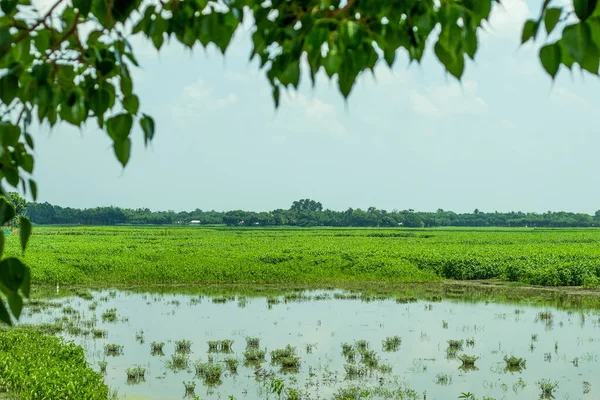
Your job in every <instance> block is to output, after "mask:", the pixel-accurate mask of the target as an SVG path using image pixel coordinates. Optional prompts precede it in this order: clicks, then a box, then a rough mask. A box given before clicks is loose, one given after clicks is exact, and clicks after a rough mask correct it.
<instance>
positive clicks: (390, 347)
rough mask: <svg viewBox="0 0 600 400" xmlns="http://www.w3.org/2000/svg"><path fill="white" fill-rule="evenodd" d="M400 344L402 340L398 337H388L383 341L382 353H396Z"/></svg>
mask: <svg viewBox="0 0 600 400" xmlns="http://www.w3.org/2000/svg"><path fill="white" fill-rule="evenodd" d="M401 344H402V338H400V336H390V337H387V338H385V339H384V340H383V351H386V352H392V351H398V349H399V348H400V345H401Z"/></svg>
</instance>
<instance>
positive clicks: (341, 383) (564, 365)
mask: <svg viewBox="0 0 600 400" xmlns="http://www.w3.org/2000/svg"><path fill="white" fill-rule="evenodd" d="M417 297H418V296H417ZM448 297H451V296H444V297H443V298H442V297H441V296H440V297H436V296H428V297H427V299H422V300H418V299H417V298H416V297H407V296H404V297H401V298H400V297H398V298H387V297H385V296H381V297H365V296H363V295H360V294H357V293H352V292H342V291H303V292H294V293H292V294H287V295H277V294H272V293H270V294H266V295H265V296H262V297H261V296H258V297H256V296H242V295H236V294H235V293H227V294H225V295H223V294H220V295H214V296H204V295H197V294H164V293H139V292H131V291H95V292H92V295H91V296H90V295H80V296H78V297H64V298H60V299H54V300H51V302H52V303H60V305H59V306H56V304H55V306H54V307H49V305H48V304H47V302H44V301H40V302H39V304H38V305H37V306H36V307H29V315H28V316H26V317H24V318H23V321H24V322H26V323H53V322H55V321H56V320H57V319H58V320H59V322H58V324H55V325H53V326H58V325H60V327H56V330H57V331H60V330H61V327H62V332H61V333H60V334H62V335H64V336H65V337H66V338H68V339H72V340H73V341H75V342H76V343H77V344H80V345H82V346H83V348H84V349H85V352H86V356H87V359H88V361H89V362H90V364H91V365H93V367H94V368H96V369H97V370H99V371H103V372H104V371H105V374H106V382H107V384H108V385H109V387H111V388H112V389H118V393H119V396H120V397H122V398H132V399H133V398H135V399H180V398H182V397H183V396H184V395H186V394H187V395H190V396H191V395H192V394H194V395H198V396H200V397H201V398H216V399H218V398H221V399H229V396H230V395H232V396H234V397H235V398H236V399H257V398H266V397H267V392H268V391H274V392H277V391H279V390H283V391H284V392H283V393H286V392H285V391H286V390H288V389H293V391H290V392H287V393H288V394H292V395H293V393H297V394H299V395H300V397H299V398H311V399H317V398H319V399H322V398H333V397H334V396H335V395H336V394H342V393H343V392H345V393H346V394H348V395H350V396H355V395H356V394H360V393H362V394H366V393H369V394H370V395H371V396H372V397H370V398H402V397H399V396H400V395H404V396H405V397H403V398H413V397H412V396H414V398H418V399H422V398H427V399H428V400H434V399H440V400H442V399H443V400H446V399H456V398H458V397H459V396H460V395H461V394H462V393H468V392H472V393H474V394H475V395H476V396H477V398H482V397H483V396H488V397H491V398H495V399H512V398H526V399H535V398H539V397H540V396H542V395H544V396H555V397H556V398H567V397H566V396H568V398H569V399H579V398H581V399H584V398H586V399H587V398H590V399H591V398H592V397H590V396H593V391H594V390H600V389H595V388H594V387H593V386H592V384H590V382H592V383H593V382H594V381H595V379H594V378H597V377H598V376H600V364H599V363H598V361H600V314H599V313H598V312H597V311H594V310H593V309H592V310H586V311H581V310H579V311H572V310H561V309H558V308H555V307H548V306H539V305H531V302H524V303H523V302H522V303H520V304H507V303H497V302H490V301H469V302H465V301H459V299H460V297H459V296H456V297H459V299H449V298H448ZM559 301H560V300H559ZM528 303H529V304H528ZM559 305H560V304H559ZM588 393H590V394H588ZM272 398H277V397H276V396H274V395H272ZM282 398H283V397H282Z"/></svg>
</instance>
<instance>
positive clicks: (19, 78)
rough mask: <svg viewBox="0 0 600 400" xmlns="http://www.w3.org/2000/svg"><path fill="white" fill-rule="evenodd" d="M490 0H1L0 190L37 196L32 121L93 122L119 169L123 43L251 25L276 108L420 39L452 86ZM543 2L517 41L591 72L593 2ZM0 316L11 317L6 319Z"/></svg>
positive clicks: (3, 271) (3, 266)
mask: <svg viewBox="0 0 600 400" xmlns="http://www.w3.org/2000/svg"><path fill="white" fill-rule="evenodd" d="M499 1H500V0H441V1H436V0H389V1H379V0H345V1H341V0H307V1H302V2H295V1H289V0H272V1H270V2H264V1H262V0H217V1H208V0H159V1H158V2H156V3H153V4H148V2H142V1H141V0H119V1H116V0H57V1H56V2H54V3H52V4H51V6H50V8H49V9H48V11H46V12H44V13H43V14H40V13H39V12H38V11H37V10H36V9H35V7H34V6H33V5H32V4H31V2H30V0H2V1H1V2H0V9H1V11H2V13H3V15H0V147H1V151H0V195H2V194H5V193H4V185H6V184H7V185H9V186H13V187H15V188H20V189H21V191H22V192H23V193H27V192H29V193H31V196H32V197H33V198H34V199H35V198H36V196H37V186H36V183H35V181H34V180H33V179H31V174H32V173H33V167H34V158H33V155H32V152H33V149H34V141H33V137H32V135H31V133H30V130H31V129H32V126H33V125H32V124H33V123H35V124H36V125H35V126H40V125H42V124H48V125H50V126H51V127H52V126H54V125H56V124H57V123H59V122H65V123H68V124H71V125H74V126H77V127H80V126H82V124H84V123H85V122H88V121H95V122H96V123H97V124H98V126H99V127H100V128H101V129H103V130H104V131H105V132H106V133H107V134H108V136H109V137H110V138H111V140H112V142H113V149H114V153H115V156H116V158H117V159H118V160H119V162H120V163H121V164H122V165H123V166H125V165H126V164H127V162H128V161H129V158H130V155H131V134H132V131H133V127H134V126H135V124H138V125H139V128H140V131H141V132H142V133H143V137H144V142H145V143H146V144H148V142H150V141H151V140H152V138H153V137H154V132H155V129H156V128H155V123H154V120H153V119H152V117H151V116H149V115H147V114H144V113H142V112H140V101H139V98H138V96H137V95H136V94H135V92H134V85H133V81H132V79H131V73H130V69H131V68H135V67H138V66H139V65H138V62H137V60H136V58H135V56H134V49H133V47H132V45H131V43H130V41H129V40H130V38H131V37H132V36H135V35H140V36H144V37H146V38H147V39H149V40H150V41H151V42H152V43H153V44H154V46H155V47H156V49H157V50H160V49H161V48H162V46H163V45H164V43H165V42H166V41H168V40H175V41H178V42H180V43H182V44H183V45H185V46H187V47H189V48H190V49H191V48H193V47H194V46H197V45H200V46H208V45H211V44H212V45H214V46H216V47H217V48H218V49H219V50H220V51H221V52H223V53H225V51H226V50H227V48H228V46H229V44H230V42H231V39H232V37H233V35H234V33H235V32H236V30H237V29H238V27H239V25H240V24H241V23H242V22H243V21H244V20H245V19H251V20H252V24H253V27H254V28H253V34H252V43H251V45H252V50H251V54H250V57H251V58H257V59H258V60H259V65H260V68H261V69H262V70H263V71H264V72H265V75H266V78H267V80H268V82H269V84H270V86H271V88H272V92H273V100H274V103H275V106H276V107H277V106H278V105H279V99H280V95H281V91H282V90H286V89H291V90H295V89H297V88H298V85H299V84H300V77H301V76H302V74H301V69H303V68H306V69H307V70H308V72H309V75H310V78H311V81H312V84H313V85H314V84H315V82H316V79H315V77H316V75H317V74H318V73H319V72H320V71H324V72H325V74H326V75H327V77H328V78H329V79H331V80H335V81H336V82H337V86H338V88H339V91H340V93H341V94H342V95H343V96H344V97H345V98H346V97H348V96H349V95H350V93H351V91H352V88H353V87H354V84H355V82H356V79H357V78H358V77H359V76H360V75H361V74H363V73H365V72H372V73H374V69H375V66H376V65H378V64H379V63H385V64H387V65H388V66H390V67H392V66H393V64H394V63H395V61H396V56H397V54H398V52H399V51H403V52H405V53H406V54H408V56H409V58H410V60H411V62H413V61H414V62H420V61H421V60H422V58H423V55H424V53H425V49H426V44H427V43H428V41H435V43H434V46H433V50H434V55H435V56H436V57H437V58H438V59H439V61H441V63H442V64H443V65H444V66H445V68H446V70H447V71H448V72H449V73H450V74H451V75H453V76H455V77H456V78H458V79H460V78H461V77H462V75H463V73H464V69H465V63H466V60H467V59H474V58H475V56H476V54H477V50H478V47H479V37H478V35H479V32H480V30H481V28H482V24H483V23H484V21H486V20H487V19H488V18H489V16H490V12H491V10H492V5H493V4H494V3H495V2H499ZM550 3H551V2H550V0H544V2H543V4H542V9H541V13H540V16H539V18H538V19H533V20H530V21H528V22H527V23H526V24H525V26H524V29H523V36H522V41H523V42H526V41H528V40H531V39H535V38H536V37H537V35H538V33H539V31H540V27H541V26H542V25H544V26H545V28H546V31H547V32H548V33H552V34H553V35H556V32H555V31H556V28H557V27H558V26H565V25H567V26H566V27H565V28H564V30H563V31H562V34H561V35H558V36H560V38H559V39H558V40H557V41H555V42H553V43H549V44H546V45H545V46H543V47H542V48H541V50H540V58H541V62H542V65H543V66H544V68H545V69H546V71H548V73H549V74H550V75H551V76H553V77H554V76H555V75H556V74H557V73H558V71H559V68H560V65H564V66H566V67H567V68H572V67H573V65H575V64H579V65H580V66H581V68H583V69H585V70H587V71H589V72H591V73H593V74H597V73H598V65H599V60H600V50H599V49H600V10H599V9H598V7H597V0H573V7H572V10H565V9H563V8H559V7H550ZM32 16H34V17H32ZM434 32H435V33H434ZM438 32H439V34H438ZM551 37H552V36H551ZM0 199H1V197H0ZM7 216H10V207H8V206H6V207H4V208H1V207H0V220H4V221H6V220H9V219H10V218H8V219H7ZM11 218H12V217H11ZM23 221H25V220H23ZM27 226H28V225H27V222H22V228H21V232H25V233H27V232H28V230H27ZM23 227H25V229H23ZM24 243H26V240H25V241H24ZM7 260H12V261H6V262H5V261H2V262H0V283H1V284H2V286H1V288H2V292H3V293H4V295H5V297H6V298H7V300H8V303H9V306H10V307H9V308H10V310H11V311H12V313H13V316H15V317H18V315H19V313H20V306H19V304H22V300H21V297H20V295H19V293H22V294H27V293H28V289H29V279H28V277H29V275H28V272H27V274H26V273H25V272H23V271H28V270H27V268H26V267H25V266H23V264H21V263H20V262H19V263H18V264H17V261H15V259H7ZM15 265H18V266H15ZM19 274H20V275H19ZM11 279H12V280H11ZM17 283H18V285H17ZM19 290H20V292H19ZM19 301H21V303H19ZM2 304H3V303H2ZM2 307H4V306H3V305H2ZM1 310H5V311H6V308H2V309H1ZM0 320H3V321H5V322H10V318H9V316H7V313H3V314H2V315H0Z"/></svg>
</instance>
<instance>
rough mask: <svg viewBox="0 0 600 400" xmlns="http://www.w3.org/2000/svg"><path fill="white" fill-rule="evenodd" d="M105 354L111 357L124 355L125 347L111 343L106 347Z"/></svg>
mask: <svg viewBox="0 0 600 400" xmlns="http://www.w3.org/2000/svg"><path fill="white" fill-rule="evenodd" d="M104 354H105V355H107V356H111V357H116V356H120V355H122V354H123V346H121V345H118V344H114V343H110V344H107V345H105V346H104Z"/></svg>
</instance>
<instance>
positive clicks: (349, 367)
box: [344, 364, 369, 380]
mask: <svg viewBox="0 0 600 400" xmlns="http://www.w3.org/2000/svg"><path fill="white" fill-rule="evenodd" d="M344 370H345V371H346V379H348V380H352V379H358V378H363V377H365V376H367V375H368V374H369V369H368V368H367V367H364V366H358V365H356V364H344Z"/></svg>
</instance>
